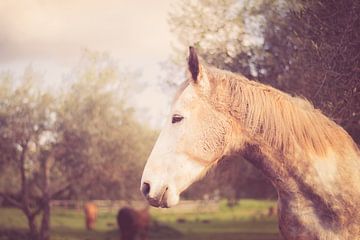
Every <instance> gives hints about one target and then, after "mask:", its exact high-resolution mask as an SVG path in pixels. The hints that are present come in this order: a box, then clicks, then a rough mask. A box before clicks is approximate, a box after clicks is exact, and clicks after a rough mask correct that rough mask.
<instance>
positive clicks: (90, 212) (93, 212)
mask: <svg viewBox="0 0 360 240" xmlns="http://www.w3.org/2000/svg"><path fill="white" fill-rule="evenodd" d="M97 212H98V208H97V206H96V204H95V203H90V202H88V203H85V205H84V213H85V223H86V229H87V230H93V229H94V227H95V223H96V217H97Z"/></svg>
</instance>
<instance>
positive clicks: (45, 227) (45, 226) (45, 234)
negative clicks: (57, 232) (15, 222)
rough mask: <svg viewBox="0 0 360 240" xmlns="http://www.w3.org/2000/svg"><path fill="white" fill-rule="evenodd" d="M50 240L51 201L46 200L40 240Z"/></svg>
mask: <svg viewBox="0 0 360 240" xmlns="http://www.w3.org/2000/svg"><path fill="white" fill-rule="evenodd" d="M49 239H50V200H49V199H46V200H45V202H44V206H43V216H42V221H41V229H40V240H49Z"/></svg>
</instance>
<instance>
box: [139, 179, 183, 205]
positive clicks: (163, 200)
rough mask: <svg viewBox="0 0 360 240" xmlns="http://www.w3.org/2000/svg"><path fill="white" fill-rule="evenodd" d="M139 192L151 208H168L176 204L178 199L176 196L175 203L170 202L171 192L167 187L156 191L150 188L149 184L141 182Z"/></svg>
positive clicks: (152, 187)
mask: <svg viewBox="0 0 360 240" xmlns="http://www.w3.org/2000/svg"><path fill="white" fill-rule="evenodd" d="M141 192H142V193H143V195H144V197H145V198H146V200H147V201H148V202H149V204H150V205H151V206H153V207H158V208H169V207H170V206H172V205H175V204H176V203H177V202H178V200H176V199H178V197H176V196H175V201H174V200H173V201H171V200H172V199H174V197H171V191H170V189H169V187H168V186H163V187H160V188H158V189H156V188H155V187H154V186H151V184H150V183H149V182H143V183H142V184H141Z"/></svg>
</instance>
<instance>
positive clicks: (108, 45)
mask: <svg viewBox="0 0 360 240" xmlns="http://www.w3.org/2000/svg"><path fill="white" fill-rule="evenodd" d="M168 8H169V3H168V1H167V0H152V1H148V0H121V1H118V0H108V1H86V0H76V1H70V0H62V1H61V0H58V1H53V0H45V1H44V0H42V1H40V0H38V1H36V0H32V1H30V0H23V1H12V0H8V1H7V0H5V1H4V0H3V1H1V2H0V53H1V54H0V61H1V62H6V61H13V60H16V59H21V58H27V59H38V58H53V59H57V60H59V61H66V60H69V59H72V58H74V56H78V55H79V51H80V50H81V49H82V48H89V49H93V50H98V51H108V52H111V53H112V54H113V55H115V56H117V57H119V58H122V59H126V58H129V61H135V59H136V58H138V57H142V58H144V56H145V58H146V57H147V58H161V57H164V56H165V55H166V54H168V52H169V49H170V38H171V35H170V32H169V29H168V26H167V22H166V19H167V12H168V11H167V10H168Z"/></svg>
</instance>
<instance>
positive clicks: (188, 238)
mask: <svg viewBox="0 0 360 240" xmlns="http://www.w3.org/2000/svg"><path fill="white" fill-rule="evenodd" d="M274 205H275V203H274V202H271V201H256V200H242V201H240V202H239V204H238V205H237V206H235V207H233V208H228V207H227V206H226V204H225V203H224V202H222V203H220V205H219V207H218V210H216V211H207V210H206V207H205V208H202V209H198V210H192V211H180V212H179V211H176V208H175V209H174V210H172V209H161V210H160V209H151V216H152V219H153V222H152V227H151V230H150V233H149V235H150V237H149V238H150V240H155V239H160V240H165V239H178V240H195V239H196V240H205V239H206V240H242V239H243V240H275V239H281V238H280V236H279V233H278V228H277V221H276V216H268V214H267V213H268V209H269V207H271V206H274ZM115 215H116V213H115V212H100V214H99V217H98V221H97V224H96V229H95V230H94V231H91V232H89V231H86V230H85V227H84V216H83V213H82V211H77V210H68V209H62V208H55V209H53V214H52V218H51V224H52V238H51V239H52V240H75V239H76V240H115V239H116V240H120V237H119V234H118V230H117V225H116V221H115ZM26 229H27V225H26V221H25V218H24V217H23V215H22V214H21V213H20V211H18V210H16V209H11V208H0V240H5V239H8V240H10V239H13V240H20V239H26V237H24V235H25V233H26Z"/></svg>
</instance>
